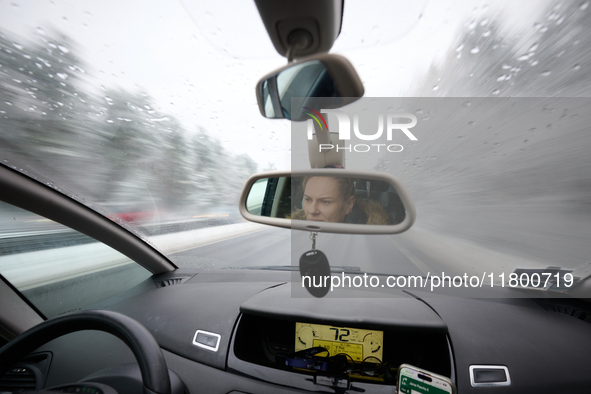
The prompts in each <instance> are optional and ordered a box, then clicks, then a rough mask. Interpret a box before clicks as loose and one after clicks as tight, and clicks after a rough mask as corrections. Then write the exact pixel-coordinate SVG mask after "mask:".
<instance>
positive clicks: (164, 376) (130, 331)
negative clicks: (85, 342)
mask: <svg viewBox="0 0 591 394" xmlns="http://www.w3.org/2000/svg"><path fill="white" fill-rule="evenodd" d="M82 330H99V331H104V332H108V333H109V334H112V335H115V336H116V337H117V338H119V339H121V340H122V341H123V342H124V343H125V344H126V345H127V346H128V347H129V349H130V350H131V351H132V352H133V355H134V356H135V358H136V360H137V362H138V365H139V369H140V372H141V374H142V381H143V386H144V393H145V394H171V386H170V377H169V375H168V368H167V366H166V362H165V361H164V356H163V355H162V351H161V350H160V346H159V345H158V342H156V340H155V339H154V337H153V336H152V334H151V333H150V332H149V331H148V330H147V329H146V328H145V327H144V326H142V325H141V324H140V323H138V322H137V321H135V320H134V319H132V318H130V317H128V316H125V315H122V314H121V313H117V312H112V311H105V310H83V311H76V312H72V313H68V314H66V315H62V316H58V317H56V318H53V319H50V320H47V321H45V322H43V323H41V324H38V325H36V326H35V327H33V328H31V329H30V330H28V331H26V332H24V333H23V334H22V335H20V336H18V337H17V338H15V339H14V340H12V341H11V342H9V343H7V344H6V345H4V346H3V347H2V348H0V376H2V375H4V373H6V371H7V370H8V369H9V368H10V367H11V366H13V365H14V364H15V363H17V362H18V361H19V360H20V359H22V358H23V357H25V356H26V355H28V354H29V353H31V352H32V351H34V350H35V349H37V348H38V347H39V346H41V345H43V344H45V343H47V342H49V341H51V340H53V339H56V338H58V337H61V336H62V335H66V334H69V333H72V332H75V331H82ZM77 385H79V384H78V383H77V384H71V385H66V386H60V387H59V388H57V387H56V388H54V389H55V390H64V389H65V388H66V387H68V388H69V387H72V386H77ZM94 385H95V386H96V387H100V388H102V389H103V392H105V393H107V392H111V393H114V392H115V390H113V389H112V388H110V387H108V386H105V385H99V384H94ZM42 392H45V390H44V391H42ZM47 392H51V391H47ZM62 392H65V391H62Z"/></svg>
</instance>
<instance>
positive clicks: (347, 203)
mask: <svg viewBox="0 0 591 394" xmlns="http://www.w3.org/2000/svg"><path fill="white" fill-rule="evenodd" d="M302 189H303V199H302V209H300V210H298V211H296V212H294V214H293V215H292V217H291V218H292V219H300V220H310V221H318V222H333V223H357V224H381V225H386V224H388V222H389V217H388V214H387V213H386V211H385V210H384V208H383V207H382V205H381V204H379V203H378V202H376V201H371V200H369V201H361V200H360V201H356V199H355V184H354V182H353V179H351V178H344V177H331V176H314V177H306V178H304V179H303V181H302Z"/></svg>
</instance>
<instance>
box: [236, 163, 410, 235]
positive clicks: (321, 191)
mask: <svg viewBox="0 0 591 394" xmlns="http://www.w3.org/2000/svg"><path fill="white" fill-rule="evenodd" d="M239 208H240V213H241V214H242V216H243V217H244V218H245V219H246V220H249V221H252V222H256V223H262V224H267V225H271V226H277V227H285V228H291V229H296V230H305V231H314V232H328V233H348V234H396V233H401V232H404V231H406V230H408V229H409V228H410V227H411V226H412V224H413V223H414V221H415V218H416V211H415V206H414V203H413V202H412V199H411V198H410V195H409V194H408V192H407V191H406V189H405V188H404V186H403V185H402V183H400V181H399V180H398V179H396V178H395V177H393V176H391V175H389V174H383V173H374V172H366V171H350V170H345V169H312V170H306V171H293V172H280V171H273V172H266V173H261V174H257V175H253V176H252V177H250V178H249V179H248V181H247V182H246V184H245V185H244V188H243V190H242V194H241V196H240V205H239Z"/></svg>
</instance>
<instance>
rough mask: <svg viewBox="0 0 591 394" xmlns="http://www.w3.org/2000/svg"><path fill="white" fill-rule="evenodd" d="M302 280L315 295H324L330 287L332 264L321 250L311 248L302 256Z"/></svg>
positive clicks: (319, 296)
mask: <svg viewBox="0 0 591 394" xmlns="http://www.w3.org/2000/svg"><path fill="white" fill-rule="evenodd" d="M300 275H302V282H303V283H304V286H305V287H306V289H307V290H308V292H309V293H310V294H312V295H313V296H314V297H318V298H321V297H324V296H325V295H326V294H327V293H328V290H329V288H330V284H331V280H330V264H329V263H328V259H327V258H326V255H325V254H324V253H322V251H320V250H309V251H307V252H306V253H304V254H303V255H302V257H300Z"/></svg>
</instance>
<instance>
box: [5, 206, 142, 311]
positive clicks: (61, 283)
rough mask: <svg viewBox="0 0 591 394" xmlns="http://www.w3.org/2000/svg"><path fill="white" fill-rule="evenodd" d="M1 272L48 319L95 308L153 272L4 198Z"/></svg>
mask: <svg viewBox="0 0 591 394" xmlns="http://www.w3.org/2000/svg"><path fill="white" fill-rule="evenodd" d="M0 274H2V276H3V277H4V278H5V279H6V280H8V281H9V282H10V283H11V284H12V285H13V286H14V287H15V288H16V289H18V290H19V291H20V292H21V293H22V294H23V295H24V296H25V297H26V298H27V299H28V300H29V301H30V302H31V303H32V304H33V305H35V306H36V307H37V308H38V309H39V310H40V311H41V312H42V313H43V314H44V315H45V316H46V317H47V318H50V317H52V316H56V315H58V314H61V313H64V312H67V311H70V310H76V309H82V308H87V307H92V306H93V305H95V304H97V303H99V302H102V301H104V300H107V299H108V298H110V297H113V296H115V295H117V294H119V293H121V292H124V291H125V290H127V289H129V288H131V287H133V286H135V285H136V284H138V283H140V282H142V281H143V280H145V279H146V278H148V277H149V276H150V275H151V273H150V272H149V271H148V270H146V269H145V268H143V267H142V266H140V265H139V264H137V263H135V262H133V261H131V260H130V259H128V258H127V257H126V256H124V255H122V254H121V253H119V252H117V251H116V250H114V249H112V248H110V247H109V246H107V245H105V244H103V243H100V242H97V241H96V240H94V239H93V238H90V237H88V236H86V235H84V234H81V233H79V232H77V231H75V230H72V229H70V228H68V227H65V226H63V225H61V224H59V223H56V222H53V221H51V220H49V219H46V218H44V217H41V216H38V215H36V214H33V213H31V212H28V211H25V210H22V209H20V208H17V207H14V206H12V205H9V204H6V203H3V202H0Z"/></svg>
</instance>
